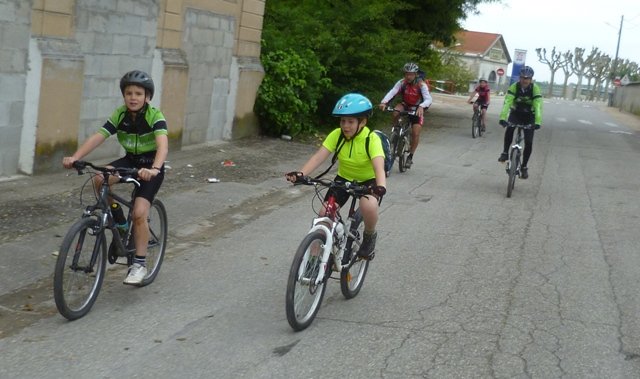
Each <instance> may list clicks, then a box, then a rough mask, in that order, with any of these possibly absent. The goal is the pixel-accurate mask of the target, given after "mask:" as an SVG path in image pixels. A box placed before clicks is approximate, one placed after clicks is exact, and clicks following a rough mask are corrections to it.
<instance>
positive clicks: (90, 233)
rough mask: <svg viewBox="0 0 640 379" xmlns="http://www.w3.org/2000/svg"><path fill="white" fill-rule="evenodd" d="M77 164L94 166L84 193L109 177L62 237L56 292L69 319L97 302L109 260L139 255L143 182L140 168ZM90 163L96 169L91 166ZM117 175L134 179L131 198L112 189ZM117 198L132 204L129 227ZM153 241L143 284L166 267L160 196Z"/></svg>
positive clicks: (76, 164)
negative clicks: (137, 223)
mask: <svg viewBox="0 0 640 379" xmlns="http://www.w3.org/2000/svg"><path fill="white" fill-rule="evenodd" d="M73 168H75V169H76V170H77V171H78V175H82V174H84V173H85V171H88V172H89V174H90V178H89V179H88V180H87V181H86V182H85V185H84V186H83V187H82V190H81V191H80V200H81V202H82V193H83V191H84V189H85V187H86V186H87V183H89V182H92V179H93V176H95V175H99V174H98V173H102V175H103V177H104V180H103V181H102V185H101V186H100V188H97V189H96V191H94V195H95V197H96V203H95V204H93V205H89V206H87V207H86V208H85V210H84V212H83V213H82V217H81V218H80V220H78V221H77V222H76V223H75V224H73V225H72V226H71V228H69V231H68V232H67V234H66V236H65V237H64V239H63V240H62V245H61V247H60V251H59V252H58V259H57V261H56V266H55V271H54V277H53V295H54V298H55V302H56V307H57V308H58V311H59V312H60V314H62V315H63V316H64V317H66V318H67V319H69V320H75V319H78V318H80V317H83V316H84V315H86V314H87V313H88V312H89V310H90V309H91V307H92V306H93V304H94V303H95V301H96V299H97V297H98V293H99V292H100V288H101V286H102V281H103V279H104V275H105V268H106V263H107V261H108V262H109V263H111V264H113V263H116V260H117V259H118V257H126V261H127V263H126V265H127V266H131V265H132V264H133V257H134V255H135V252H136V250H135V246H134V243H133V242H134V238H133V237H134V233H135V230H134V228H133V222H132V221H133V220H132V216H133V204H134V201H135V194H136V190H137V188H138V187H139V186H140V182H138V180H137V179H136V178H137V175H138V169H135V168H108V167H101V166H96V165H93V164H92V163H90V162H84V161H76V162H74V163H73ZM87 168H90V169H91V170H87ZM112 176H116V177H118V178H119V182H120V183H132V184H134V188H133V190H132V192H131V199H130V200H127V199H125V198H123V197H121V196H119V195H118V194H116V193H114V192H112V191H111V189H110V187H109V184H108V183H109V178H110V177H112ZM111 199H113V200H115V201H116V202H117V203H118V204H120V205H121V206H122V207H123V209H125V208H126V209H128V216H127V219H126V220H127V225H130V226H131V227H129V228H128V229H127V230H126V231H123V230H122V229H121V228H119V227H118V224H117V223H116V222H115V220H114V216H113V213H112V209H111V206H110V204H111ZM147 221H148V223H149V245H148V248H147V256H146V262H147V270H148V271H147V275H146V276H145V278H144V279H143V280H142V283H141V284H140V285H139V286H146V285H148V284H150V283H151V282H153V281H154V280H155V278H156V276H157V275H158V272H159V271H160V266H161V265H162V260H163V259H164V254H165V249H166V244H167V211H166V209H165V207H164V204H163V203H162V202H161V201H160V200H159V199H155V200H154V201H153V203H152V204H151V209H150V211H149V218H148V220H147ZM107 230H110V231H111V233H112V236H113V238H112V242H111V244H112V247H111V248H109V252H107V234H106V232H107Z"/></svg>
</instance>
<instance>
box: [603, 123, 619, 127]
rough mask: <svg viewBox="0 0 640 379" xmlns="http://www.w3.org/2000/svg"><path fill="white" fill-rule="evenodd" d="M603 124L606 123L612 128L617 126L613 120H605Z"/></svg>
mask: <svg viewBox="0 0 640 379" xmlns="http://www.w3.org/2000/svg"><path fill="white" fill-rule="evenodd" d="M605 125H608V126H610V127H612V128H617V127H618V125H617V124H614V123H613V122H605Z"/></svg>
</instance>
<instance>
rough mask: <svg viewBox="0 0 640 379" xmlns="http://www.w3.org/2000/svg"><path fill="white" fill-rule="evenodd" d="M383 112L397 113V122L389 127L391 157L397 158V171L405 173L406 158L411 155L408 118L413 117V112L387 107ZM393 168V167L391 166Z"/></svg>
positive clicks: (410, 126) (409, 122) (409, 121)
mask: <svg viewBox="0 0 640 379" xmlns="http://www.w3.org/2000/svg"><path fill="white" fill-rule="evenodd" d="M385 112H398V113H399V114H400V115H399V117H398V122H397V123H396V124H395V125H393V126H392V127H391V137H390V138H389V140H390V144H391V156H393V157H394V162H395V157H397V158H398V170H400V172H405V171H407V168H409V167H407V164H406V163H407V157H408V156H409V154H410V153H411V131H412V129H413V124H411V119H410V117H409V116H413V115H415V110H414V111H398V110H396V109H394V108H393V107H387V108H386V109H385ZM392 167H393V165H392Z"/></svg>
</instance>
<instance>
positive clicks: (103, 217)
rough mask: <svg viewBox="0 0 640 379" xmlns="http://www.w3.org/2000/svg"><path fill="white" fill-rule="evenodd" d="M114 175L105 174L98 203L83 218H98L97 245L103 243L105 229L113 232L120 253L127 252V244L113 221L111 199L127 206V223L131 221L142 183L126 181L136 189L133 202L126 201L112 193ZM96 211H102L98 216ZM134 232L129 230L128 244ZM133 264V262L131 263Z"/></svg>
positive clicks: (131, 180)
mask: <svg viewBox="0 0 640 379" xmlns="http://www.w3.org/2000/svg"><path fill="white" fill-rule="evenodd" d="M112 175H113V174H110V173H108V172H105V173H103V180H102V184H101V185H100V190H99V191H98V196H97V201H96V203H95V204H94V205H90V206H87V207H86V208H85V210H84V212H83V215H82V217H90V216H96V217H97V218H98V220H99V225H98V229H96V230H95V231H94V233H96V234H97V235H98V238H97V239H96V244H99V243H102V239H103V238H105V233H104V231H105V229H108V230H110V231H111V233H112V236H113V241H114V243H115V245H116V248H117V250H118V251H119V252H126V251H127V248H126V246H125V244H123V243H122V236H121V235H120V231H119V230H118V228H117V227H116V223H115V221H114V219H113V215H112V213H111V207H110V206H109V205H110V204H109V203H110V201H109V199H110V198H113V199H115V200H116V201H118V202H119V203H120V204H123V205H124V206H126V207H127V208H128V209H129V212H128V215H127V221H129V222H130V221H131V213H132V212H133V199H134V195H135V192H136V190H137V188H138V187H139V185H140V183H139V182H138V181H137V180H135V179H133V178H127V179H126V180H125V182H127V183H134V184H135V187H134V188H133V190H132V192H131V199H132V200H126V199H125V198H123V197H121V196H119V195H118V194H116V193H114V192H113V191H111V188H110V186H109V177H111V176H112ZM96 210H100V211H101V213H100V214H98V213H96ZM132 230H133V228H132V227H130V228H129V229H128V230H127V234H126V236H125V240H126V241H127V242H128V241H129V240H130V238H131V236H132V233H131V231H132ZM97 258H98V257H97V255H96V254H94V256H92V257H91V267H93V265H94V264H95V261H96V259H97ZM129 263H131V262H129Z"/></svg>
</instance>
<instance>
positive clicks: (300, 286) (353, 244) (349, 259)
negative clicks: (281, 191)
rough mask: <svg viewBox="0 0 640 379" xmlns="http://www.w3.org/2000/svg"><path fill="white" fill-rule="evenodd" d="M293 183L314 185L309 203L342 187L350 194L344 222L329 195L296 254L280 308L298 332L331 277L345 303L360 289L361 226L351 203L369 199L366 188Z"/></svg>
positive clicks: (364, 264)
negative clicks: (335, 273) (324, 189)
mask: <svg viewBox="0 0 640 379" xmlns="http://www.w3.org/2000/svg"><path fill="white" fill-rule="evenodd" d="M297 184H304V185H311V186H314V189H315V196H314V199H316V198H317V199H320V200H322V198H323V197H322V196H321V195H322V189H323V188H329V189H330V188H336V189H338V188H342V189H345V190H346V191H347V192H348V193H349V194H350V195H351V205H350V207H349V212H348V216H347V219H346V220H344V219H343V218H342V217H341V215H340V212H339V210H338V208H339V206H338V204H337V203H336V198H335V196H329V198H328V199H327V201H326V204H325V209H326V214H325V216H318V217H315V218H314V219H313V222H312V224H311V229H310V230H309V231H308V232H307V235H306V236H305V238H304V239H303V240H302V242H300V245H299V246H298V249H297V250H296V253H295V256H294V258H293V262H292V264H291V269H290V270H289V278H288V280H287V293H286V305H285V308H286V313H287V321H288V322H289V325H291V327H292V328H293V329H294V330H295V331H300V330H303V329H305V328H307V327H308V326H309V325H311V323H312V322H313V320H314V319H315V317H316V315H317V313H318V311H319V310H320V305H321V304H322V298H323V297H324V293H325V290H326V284H327V281H328V280H329V279H330V278H331V279H339V280H340V290H341V291H342V295H343V296H344V297H345V298H346V299H352V298H354V297H355V296H356V295H358V293H359V292H360V290H361V289H362V285H363V283H364V278H365V276H366V274H367V270H368V268H369V260H368V259H363V258H361V257H359V256H358V255H357V252H358V250H359V249H360V245H361V244H362V236H363V233H364V222H363V219H362V214H361V213H360V210H359V209H356V202H357V200H358V199H359V198H360V197H362V196H364V195H368V194H370V192H369V191H370V189H369V187H367V186H362V185H358V184H357V183H351V182H335V181H332V180H327V179H312V178H309V177H302V178H299V179H298V182H297V183H296V185H297ZM312 207H313V201H312ZM345 231H346V233H345ZM334 271H335V272H337V273H339V274H340V277H339V278H336V277H333V276H332V273H333V272H334Z"/></svg>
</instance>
